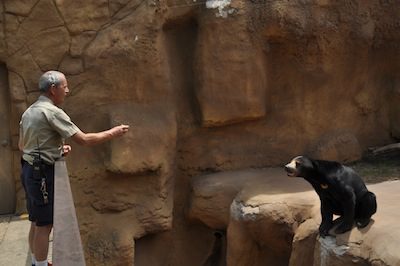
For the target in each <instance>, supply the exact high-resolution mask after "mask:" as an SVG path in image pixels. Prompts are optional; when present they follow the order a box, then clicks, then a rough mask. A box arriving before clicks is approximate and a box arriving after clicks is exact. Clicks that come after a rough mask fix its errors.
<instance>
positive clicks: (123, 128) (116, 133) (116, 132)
mask: <svg viewBox="0 0 400 266" xmlns="http://www.w3.org/2000/svg"><path fill="white" fill-rule="evenodd" d="M128 131H129V126H128V125H120V126H115V127H113V128H112V129H111V134H112V136H113V137H120V136H122V135H124V134H125V133H126V132H128Z"/></svg>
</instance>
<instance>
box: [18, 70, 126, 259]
mask: <svg viewBox="0 0 400 266" xmlns="http://www.w3.org/2000/svg"><path fill="white" fill-rule="evenodd" d="M39 90H40V92H41V95H40V96H39V98H38V100H37V101H36V102H35V103H33V104H32V105H31V106H30V107H29V108H28V109H27V110H26V111H25V112H24V114H23V115H22V118H21V122H20V138H19V149H20V150H21V151H22V152H23V155H22V160H21V163H22V174H21V181H22V184H23V186H24V189H25V192H26V201H27V209H28V213H29V220H30V221H31V228H30V231H29V247H30V249H31V253H32V265H36V266H42V265H48V262H47V253H48V248H49V235H50V232H51V229H52V227H53V203H54V201H53V198H54V197H53V196H54V162H55V161H56V160H58V159H60V158H61V157H62V156H66V155H67V154H68V153H69V152H70V151H71V146H69V145H64V140H65V139H67V138H71V139H73V140H74V141H75V142H77V143H78V144H81V145H94V144H98V143H102V142H104V141H107V140H110V139H113V138H115V137H119V136H122V135H124V134H125V133H126V132H128V130H129V126H127V125H120V126H116V127H113V128H111V129H109V130H106V131H102V132H97V133H84V132H82V131H81V130H80V129H79V128H78V127H77V126H76V125H75V124H74V123H73V122H72V121H71V119H70V118H69V116H68V115H67V114H66V113H65V112H64V111H63V110H62V109H61V108H60V107H59V106H60V105H61V104H62V103H63V102H64V99H65V96H66V95H67V94H68V92H69V89H68V83H67V80H66V78H65V76H64V74H63V73H61V72H58V71H48V72H46V73H44V74H43V75H42V76H41V77H40V79H39Z"/></svg>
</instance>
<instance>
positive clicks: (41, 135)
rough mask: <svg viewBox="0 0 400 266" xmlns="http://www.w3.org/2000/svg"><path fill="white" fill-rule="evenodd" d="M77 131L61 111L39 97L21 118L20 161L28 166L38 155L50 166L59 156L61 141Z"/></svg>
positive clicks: (42, 96)
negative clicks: (21, 153)
mask: <svg viewBox="0 0 400 266" xmlns="http://www.w3.org/2000/svg"><path fill="white" fill-rule="evenodd" d="M78 131H80V130H79V128H78V127H77V126H76V125H75V124H74V123H73V122H72V121H71V118H70V117H69V116H68V115H67V114H66V113H65V112H64V111H63V110H62V109H61V108H59V107H57V106H56V105H54V103H53V102H52V101H51V100H50V99H49V98H47V97H46V96H44V95H41V96H39V98H38V100H37V101H36V102H35V103H33V104H32V105H31V106H30V107H29V108H28V109H27V110H26V111H25V112H24V113H23V115H22V118H21V122H20V138H22V139H21V140H22V143H23V155H22V158H23V159H24V160H25V161H27V162H29V163H30V164H32V163H33V159H34V156H38V155H39V153H40V157H41V158H42V159H43V160H44V161H45V162H47V163H49V164H53V163H54V162H55V161H56V160H57V159H59V158H60V157H61V156H62V150H63V149H62V147H63V144H64V140H65V139H67V138H69V137H71V136H73V135H74V134H76V133H77V132H78Z"/></svg>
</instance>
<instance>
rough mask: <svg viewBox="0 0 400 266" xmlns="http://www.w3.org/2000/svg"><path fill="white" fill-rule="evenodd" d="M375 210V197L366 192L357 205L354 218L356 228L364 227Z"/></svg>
mask: <svg viewBox="0 0 400 266" xmlns="http://www.w3.org/2000/svg"><path fill="white" fill-rule="evenodd" d="M376 209H377V204H376V196H375V194H374V193H372V192H370V191H368V192H367V193H365V195H364V196H363V197H362V198H361V199H360V201H359V203H358V204H357V208H356V217H355V221H356V225H357V227H358V228H364V227H366V226H367V225H368V224H369V222H370V220H371V216H372V215H373V214H374V213H376Z"/></svg>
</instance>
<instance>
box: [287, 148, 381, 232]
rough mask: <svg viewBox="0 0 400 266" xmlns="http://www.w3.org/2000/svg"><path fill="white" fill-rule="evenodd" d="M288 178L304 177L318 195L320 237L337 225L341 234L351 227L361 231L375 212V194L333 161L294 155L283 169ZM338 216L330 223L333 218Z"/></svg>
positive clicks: (357, 176)
mask: <svg viewBox="0 0 400 266" xmlns="http://www.w3.org/2000/svg"><path fill="white" fill-rule="evenodd" d="M285 170H286V172H287V174H288V176H292V177H303V178H304V179H305V180H307V181H308V182H309V183H310V184H311V185H312V186H313V188H314V189H315V191H316V192H317V194H318V196H319V198H320V200H321V216H322V222H321V225H320V227H319V233H320V235H321V236H322V237H325V236H326V235H328V234H329V230H330V229H331V228H332V227H334V226H336V225H337V227H336V229H335V233H336V234H341V233H344V232H346V231H349V230H351V229H352V228H353V224H354V222H355V223H356V225H357V227H358V228H363V227H365V226H367V225H368V223H369V222H370V218H371V216H372V215H373V214H374V213H375V212H376V208H377V204H376V197H375V194H374V193H372V192H370V191H368V189H367V187H366V186H365V183H364V182H363V180H362V179H361V178H360V176H359V175H358V174H357V173H356V172H355V171H354V170H353V169H351V168H350V167H347V166H344V165H342V164H340V163H338V162H334V161H323V160H313V159H311V158H308V157H305V156H297V157H295V158H294V159H293V160H292V161H291V162H290V163H288V164H287V165H286V166H285ZM334 214H335V215H339V216H340V217H339V218H337V219H336V220H335V221H333V215H334Z"/></svg>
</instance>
